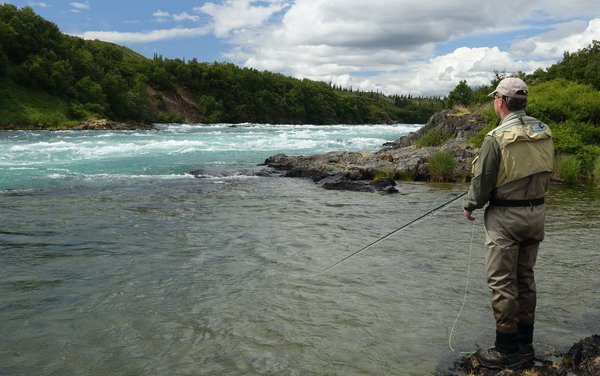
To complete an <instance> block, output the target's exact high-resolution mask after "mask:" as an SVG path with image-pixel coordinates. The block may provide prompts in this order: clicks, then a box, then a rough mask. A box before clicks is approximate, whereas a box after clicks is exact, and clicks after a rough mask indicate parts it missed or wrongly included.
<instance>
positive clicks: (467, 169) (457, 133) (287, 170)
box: [264, 109, 485, 193]
mask: <svg viewBox="0 0 600 376" xmlns="http://www.w3.org/2000/svg"><path fill="white" fill-rule="evenodd" d="M461 111H462V110H459V109H455V110H447V111H442V112H441V113H439V114H436V115H434V116H433V117H432V118H431V120H430V121H429V123H428V124H427V125H425V126H424V127H423V128H421V129H420V130H419V131H418V132H413V133H411V134H409V135H407V136H405V137H402V138H400V139H398V140H397V141H395V142H390V143H386V144H385V145H383V147H382V149H381V150H379V151H377V152H375V153H369V152H345V151H339V152H330V153H326V154H318V155H311V156H287V155H284V154H277V155H274V156H271V157H269V158H267V159H266V160H265V162H264V165H265V166H268V167H269V168H271V169H274V170H276V171H279V173H280V174H281V175H282V176H285V177H301V178H307V179H312V180H313V181H314V182H316V183H317V184H319V185H321V186H322V187H323V188H326V189H344V190H354V191H370V192H382V193H394V192H395V191H396V190H395V189H394V188H393V186H394V185H395V182H394V181H395V180H413V181H427V180H432V176H431V174H430V172H429V171H430V169H429V165H428V163H429V160H430V158H431V157H432V155H434V154H436V153H438V152H441V151H445V152H447V153H449V154H451V155H452V156H453V157H454V160H455V162H456V168H455V169H454V172H453V174H452V176H449V177H448V178H447V179H446V180H447V181H463V180H467V179H468V178H469V176H470V173H471V161H472V160H473V158H474V157H475V155H476V152H477V150H475V149H473V148H472V147H471V146H470V145H469V144H468V139H469V138H470V137H471V136H473V135H475V134H476V133H477V132H479V130H481V129H483V127H484V126H485V121H484V119H483V117H481V116H480V115H476V114H471V113H468V112H467V113H464V112H461ZM436 128H444V129H445V130H447V131H448V132H449V133H450V134H452V138H451V139H450V140H449V141H448V142H446V143H445V144H444V145H441V146H435V147H420V148H419V147H416V146H414V145H413V143H414V140H416V139H417V138H418V137H420V136H421V135H423V134H425V133H426V132H429V131H430V130H432V129H436ZM392 182H394V184H392Z"/></svg>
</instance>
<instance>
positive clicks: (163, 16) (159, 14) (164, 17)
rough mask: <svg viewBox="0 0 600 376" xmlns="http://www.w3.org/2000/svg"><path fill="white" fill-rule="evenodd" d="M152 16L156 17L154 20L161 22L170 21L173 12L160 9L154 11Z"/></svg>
mask: <svg viewBox="0 0 600 376" xmlns="http://www.w3.org/2000/svg"><path fill="white" fill-rule="evenodd" d="M152 16H153V17H154V21H156V22H161V23H163V22H168V21H169V19H170V18H171V14H170V13H169V12H165V11H162V10H160V9H159V10H157V11H155V12H154V13H152Z"/></svg>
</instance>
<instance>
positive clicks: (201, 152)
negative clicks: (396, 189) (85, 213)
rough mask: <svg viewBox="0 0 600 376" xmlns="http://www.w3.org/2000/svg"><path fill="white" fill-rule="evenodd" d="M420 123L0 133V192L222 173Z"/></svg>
mask: <svg viewBox="0 0 600 376" xmlns="http://www.w3.org/2000/svg"><path fill="white" fill-rule="evenodd" d="M419 127H420V125H378V126H342V125H338V126H307V125H303V126H296V125H283V126H282V125H260V124H238V125H231V124H220V125H185V124H183V125H182V124H173V125H159V126H158V128H159V129H158V130H155V131H154V130H153V131H119V132H112V131H79V132H78V131H63V132H43V131H37V132H22V131H15V132H0V177H1V179H0V190H2V189H35V188H40V187H57V186H65V185H67V186H68V185H78V184H86V183H91V184H94V183H98V182H99V181H102V180H105V181H106V180H113V179H119V178H122V179H123V178H124V179H144V178H151V179H153V178H157V177H161V176H162V177H163V178H174V177H175V178H176V177H181V176H182V175H184V174H186V173H188V172H190V171H192V170H197V169H203V170H206V171H207V173H208V174H212V173H215V174H224V173H225V174H226V173H232V172H237V173H241V171H240V170H241V169H243V168H246V167H253V166H256V165H257V164H259V163H262V162H263V161H264V159H265V158H266V157H268V156H270V155H274V154H276V153H280V152H281V153H287V154H289V155H299V154H314V153H320V152H327V151H333V150H354V151H356V150H369V151H373V150H376V149H378V148H380V147H381V145H382V144H383V143H384V142H386V141H392V140H395V139H397V138H398V137H400V136H401V135H403V134H406V133H408V132H409V131H414V130H417V129H418V128H419Z"/></svg>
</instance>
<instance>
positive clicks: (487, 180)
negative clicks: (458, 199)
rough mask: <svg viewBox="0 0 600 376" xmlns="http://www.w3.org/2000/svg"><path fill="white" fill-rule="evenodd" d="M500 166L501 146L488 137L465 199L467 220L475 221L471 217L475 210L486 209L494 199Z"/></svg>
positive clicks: (485, 139)
mask: <svg viewBox="0 0 600 376" xmlns="http://www.w3.org/2000/svg"><path fill="white" fill-rule="evenodd" d="M499 166H500V146H498V143H497V142H496V140H494V138H493V137H491V136H486V137H485V138H484V140H483V144H482V145H481V150H480V152H479V158H478V159H477V162H476V165H475V174H474V176H473V179H471V186H470V188H469V192H468V193H467V195H466V196H465V198H464V199H463V208H464V214H465V216H466V217H467V219H469V220H474V219H475V218H473V216H472V215H471V213H472V212H473V210H475V209H480V208H482V207H484V206H485V204H486V203H487V202H488V201H489V200H490V198H491V197H492V193H493V191H494V189H495V188H496V182H497V180H498V168H499Z"/></svg>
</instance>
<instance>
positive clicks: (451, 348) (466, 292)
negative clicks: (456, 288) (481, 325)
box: [448, 221, 475, 355]
mask: <svg viewBox="0 0 600 376" xmlns="http://www.w3.org/2000/svg"><path fill="white" fill-rule="evenodd" d="M471 222H473V226H472V227H471V243H470V244H469V263H468V264H467V281H466V283H465V294H464V296H463V300H462V304H461V306H460V310H459V311H458V315H456V320H454V324H452V329H451V330H450V335H449V336H448V347H450V350H452V351H454V352H456V350H454V348H453V347H452V335H453V334H454V327H455V326H456V323H457V322H458V319H459V318H460V315H461V314H462V311H463V308H465V302H466V301H467V294H468V293H469V277H470V275H471V259H472V256H473V236H474V234H475V221H471ZM460 354H463V355H465V354H466V355H471V354H472V352H464V351H461V352H460Z"/></svg>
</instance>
